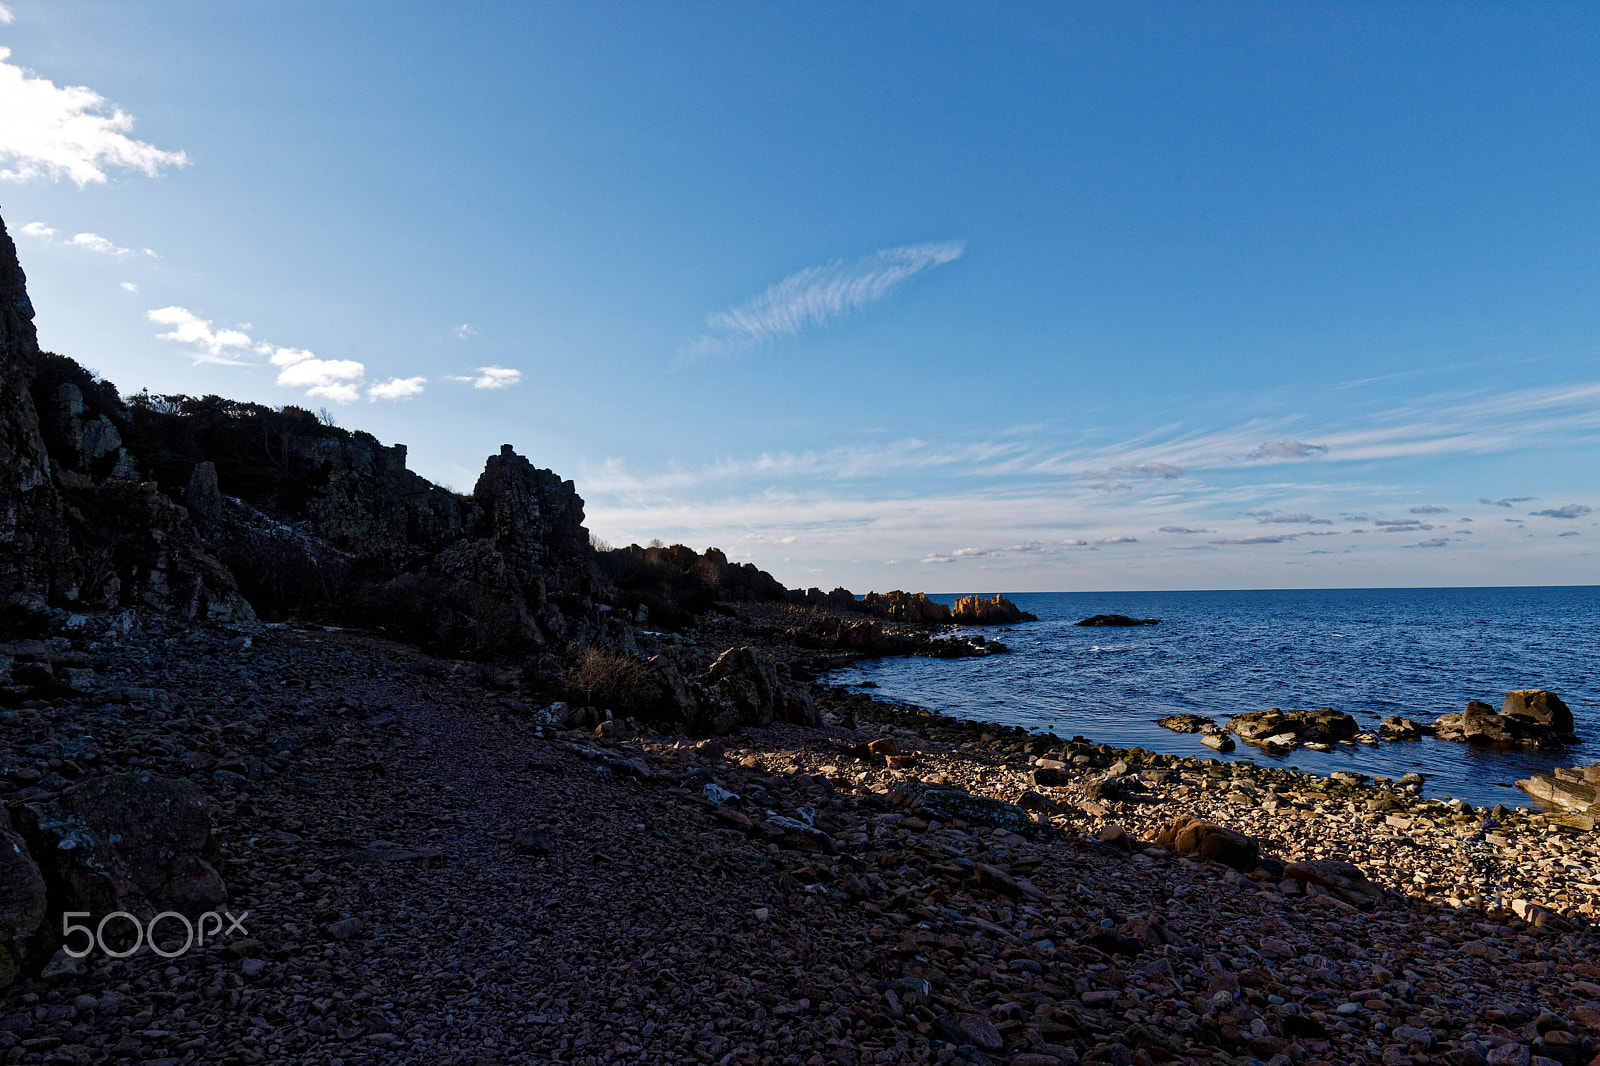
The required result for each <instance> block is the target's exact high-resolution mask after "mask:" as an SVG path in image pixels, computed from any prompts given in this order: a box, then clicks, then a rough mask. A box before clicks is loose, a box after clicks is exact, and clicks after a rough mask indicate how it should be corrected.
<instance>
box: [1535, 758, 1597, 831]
mask: <svg viewBox="0 0 1600 1066" xmlns="http://www.w3.org/2000/svg"><path fill="white" fill-rule="evenodd" d="M1517 787H1518V788H1520V789H1522V791H1524V792H1526V793H1527V794H1528V795H1530V796H1532V797H1533V798H1534V799H1536V800H1538V801H1539V803H1541V804H1542V805H1544V807H1545V808H1546V812H1545V817H1546V818H1547V819H1548V820H1549V821H1551V822H1553V823H1555V824H1559V825H1565V826H1568V827H1570V828H1573V829H1594V828H1595V826H1596V824H1597V822H1600V763H1595V764H1594V765H1593V766H1575V767H1570V768H1569V767H1557V768H1556V769H1554V770H1552V771H1551V772H1550V773H1548V774H1535V775H1534V776H1532V777H1529V778H1525V779H1523V780H1521V781H1518V782H1517Z"/></svg>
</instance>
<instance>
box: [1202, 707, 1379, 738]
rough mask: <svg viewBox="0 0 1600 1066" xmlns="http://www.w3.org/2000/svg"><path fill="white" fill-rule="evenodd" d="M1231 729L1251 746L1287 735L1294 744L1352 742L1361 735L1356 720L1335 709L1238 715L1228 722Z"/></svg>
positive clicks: (1270, 709)
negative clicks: (1356, 736) (1353, 738)
mask: <svg viewBox="0 0 1600 1066" xmlns="http://www.w3.org/2000/svg"><path fill="white" fill-rule="evenodd" d="M1228 729H1229V731H1230V732H1233V733H1236V734H1238V736H1239V739H1241V740H1243V741H1245V743H1247V744H1263V743H1265V742H1266V741H1267V740H1268V739H1277V738H1280V737H1284V736H1288V737H1290V738H1292V741H1293V743H1299V744H1305V743H1308V742H1315V743H1319V744H1331V743H1333V742H1335V741H1339V740H1348V739H1350V738H1351V737H1353V736H1355V735H1356V734H1357V733H1358V732H1360V726H1359V725H1358V724H1357V723H1356V720H1355V719H1354V718H1352V717H1350V716H1349V715H1348V714H1345V713H1344V712H1343V711H1336V710H1334V709H1333V708H1332V707H1322V708H1320V709H1318V710H1314V711H1280V710H1279V709H1278V708H1276V707H1272V708H1269V709H1268V710H1265V711H1251V712H1250V713H1249V714H1238V715H1234V716H1233V717H1232V718H1231V719H1230V720H1229V722H1228Z"/></svg>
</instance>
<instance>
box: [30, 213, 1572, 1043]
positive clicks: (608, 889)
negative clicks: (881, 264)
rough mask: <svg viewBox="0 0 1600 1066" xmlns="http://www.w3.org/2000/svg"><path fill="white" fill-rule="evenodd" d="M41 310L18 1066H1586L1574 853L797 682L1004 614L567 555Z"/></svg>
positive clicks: (1282, 780) (1208, 734)
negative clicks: (124, 393)
mask: <svg viewBox="0 0 1600 1066" xmlns="http://www.w3.org/2000/svg"><path fill="white" fill-rule="evenodd" d="M0 232H3V231H0ZM31 320H32V307H31V304H30V303H29V302H28V299H27V294H26V290H25V287H24V282H23V276H22V272H21V270H20V267H18V266H17V264H16V260H15V253H14V249H13V248H12V246H11V244H10V241H9V238H0V385H3V387H4V392H3V394H0V458H3V459H4V460H5V462H4V465H3V471H4V474H3V480H0V523H3V525H0V778H3V785H0V800H3V802H4V804H5V808H6V814H7V817H6V819H4V820H3V821H0V836H3V837H4V839H3V840H0V845H3V846H0V1055H3V1057H4V1059H5V1061H6V1062H18V1063H44V1062H68V1063H100V1062H106V1063H138V1062H160V1063H166V1064H180V1063H191V1062H192V1063H198V1062H223V1063H280V1062H295V1063H321V1064H329V1066H331V1064H335V1063H338V1064H345V1066H354V1064H356V1063H372V1064H378V1063H391V1062H416V1063H460V1064H466V1063H511V1062H518V1063H554V1062H567V1063H602V1062H661V1063H669V1062H684V1063H718V1064H721V1066H728V1064H732V1063H739V1064H746V1066H751V1064H756V1063H781V1064H785V1066H801V1064H804V1066H821V1064H824V1063H842V1064H864V1063H893V1062H934V1063H973V1064H983V1063H999V1062H1006V1063H1011V1064H1014V1066H1051V1064H1057V1063H1062V1064H1071V1063H1078V1062H1085V1063H1088V1062H1094V1063H1119V1064H1124V1066H1128V1064H1135V1063H1138V1064H1145V1063H1156V1062H1194V1063H1202V1062H1203V1063H1267V1064H1271V1066H1287V1064H1291V1063H1292V1064H1311V1066H1316V1064H1343V1063H1384V1064H1389V1066H1405V1064H1408V1063H1452V1064H1469V1063H1471V1064H1475V1063H1507V1062H1520V1063H1535V1062H1538V1063H1541V1066H1542V1064H1543V1063H1562V1064H1581V1063H1586V1062H1590V1061H1591V1060H1593V1059H1594V1057H1595V1051H1596V1046H1595V1038H1596V1033H1595V1027H1596V1026H1597V1025H1600V964H1597V962H1596V960H1597V959H1600V943H1597V937H1596V926H1595V925H1594V924H1593V922H1594V919H1595V918H1596V909H1595V908H1596V905H1597V904H1596V893H1597V892H1600V851H1597V848H1596V836H1595V835H1594V834H1593V833H1592V832H1587V831H1584V829H1583V827H1582V824H1581V822H1579V821H1576V820H1572V819H1568V820H1565V821H1564V820H1562V818H1561V817H1560V816H1558V815H1556V814H1545V813H1541V812H1536V811H1518V810H1507V809H1505V808H1496V809H1494V810H1484V809H1473V808H1470V807H1468V806H1467V805H1465V804H1462V803H1453V802H1444V801H1441V800H1437V799H1432V798H1428V797H1426V796H1424V795H1423V791H1422V789H1421V787H1420V785H1421V782H1420V780H1409V779H1401V780H1398V781H1386V780H1381V779H1380V780H1372V779H1368V778H1365V777H1363V776H1362V775H1359V774H1350V773H1345V774H1336V775H1334V777H1333V778H1331V779H1324V778H1317V777H1312V776H1307V775H1301V774H1297V773H1293V772H1290V771H1285V770H1279V769H1275V768H1270V767H1258V766H1255V765H1254V764H1252V763H1249V762H1235V763H1229V764H1223V763H1221V762H1217V761H1214V760H1208V759H1204V758H1178V757H1173V756H1163V755H1155V754H1152V753H1149V752H1143V751H1139V750H1118V749H1111V748H1106V747H1104V746H1100V745H1096V744H1093V743H1091V742H1089V741H1088V740H1085V739H1083V738H1071V739H1062V738H1058V737H1054V736H1048V735H1047V736H1030V735H1028V734H1025V733H1022V732H1021V731H1018V730H1014V729H1007V728H1003V727H999V726H992V725H986V724H983V723H976V722H970V721H966V720H959V719H954V718H946V717H942V716H939V715H935V714H931V713H929V712H927V711H923V710H918V709H915V708H907V707H902V706H897V705H893V704H888V703H884V702H881V701H875V700H873V699H872V698H871V697H870V696H868V695H867V694H865V693H862V692H854V691H845V690H841V689H838V688H834V687H830V686H828V685H824V684H820V683H818V682H817V680H816V679H817V678H818V677H819V676H821V675H822V673H823V672H825V671H828V670H831V669H834V668H837V667H838V666H840V665H843V664H845V663H848V662H851V661H855V660H858V659H860V658H863V657H868V656H876V655H908V654H909V655H935V656H944V655H961V656H965V655H988V654H1000V653H1003V651H1004V646H1003V645H1001V644H1000V643H999V642H997V641H994V640H991V639H989V638H988V637H985V636H982V635H973V634H971V633H970V630H967V629H959V628H957V624H958V623H959V624H962V625H966V626H971V625H981V624H1000V622H999V617H1000V616H999V615H998V614H996V613H995V611H999V612H1001V613H1003V614H1004V615H1005V616H1006V618H1007V619H1008V621H1009V622H1010V623H1015V622H1017V621H1020V619H1018V618H1016V617H1013V616H1012V614H1013V612H1016V608H1015V606H1014V605H1012V604H1010V603H1009V601H1005V600H1004V599H1003V598H996V599H995V600H977V601H976V602H975V604H974V605H973V606H972V607H971V609H970V613H969V612H966V611H962V610H961V609H960V607H959V605H958V609H957V610H956V611H950V609H949V608H943V609H944V611H945V612H946V615H941V614H940V610H939V609H940V608H942V607H943V605H940V604H935V603H933V601H931V600H928V599H927V597H925V596H920V595H918V594H907V593H901V592H896V593H889V594H884V595H881V596H868V597H866V598H865V599H864V600H858V599H857V598H856V597H855V596H853V595H851V594H850V593H848V592H846V591H845V590H842V589H839V590H835V591H834V592H831V593H824V592H822V591H820V590H817V589H809V590H804V591H800V590H788V589H785V588H784V587H783V586H782V585H781V584H779V583H778V582H776V581H775V580H773V579H772V578H771V576H770V575H767V574H765V573H763V572H762V571H760V570H758V569H757V568H755V567H753V566H750V565H748V564H738V563H733V562H730V561H729V560H728V559H727V558H726V556H724V555H723V554H722V553H721V552H717V551H715V550H714V549H712V550H707V551H706V552H703V553H701V552H695V551H692V550H690V549H688V548H684V547H682V546H672V547H664V546H658V547H647V548H640V547H638V546H628V547H626V548H619V549H608V548H604V547H600V548H596V547H595V546H593V545H591V543H590V539H589V536H588V533H587V531H586V530H585V529H584V526H583V503H582V500H581V499H580V498H579V497H578V495H577V493H576V491H575V489H574V486H573V485H572V483H571V482H567V481H563V480H562V479H560V478H559V477H558V476H556V475H555V474H553V473H551V472H550V471H546V470H540V469H539V468H537V467H535V466H533V465H532V464H531V463H529V462H528V461H527V460H526V459H523V458H522V457H520V456H518V455H516V454H515V453H514V452H513V451H511V450H510V449H509V448H507V449H504V450H502V451H501V452H500V453H499V454H497V455H494V456H490V457H489V458H488V460H487V461H486V463H485V467H484V470H483V473H482V475H481V476H480V477H479V479H478V481H477V484H476V485H475V487H474V490H473V492H472V493H471V494H455V493H451V492H449V491H447V490H445V489H443V488H440V487H438V486H433V485H430V484H429V483H427V482H426V481H424V480H423V479H421V478H419V477H417V476H416V475H415V474H412V473H410V472H409V471H407V470H406V468H405V453H404V449H403V448H401V447H399V446H389V447H385V446H383V445H381V444H380V443H379V442H377V441H376V440H374V439H372V438H370V437H368V436H366V435H364V434H361V433H350V432H347V431H344V430H340V429H338V428H337V427H333V426H328V425H324V424H323V423H321V422H320V421H319V420H318V419H317V418H316V417H315V416H312V415H310V414H309V413H308V412H303V411H299V410H298V409H295V408H284V409H279V410H272V409H268V408H263V407H259V406H256V405H248V404H237V403H233V402H231V401H225V400H218V399H217V398H214V397H210V398H205V399H203V400H195V399H193V398H190V397H148V396H140V397H134V398H131V399H129V400H127V401H124V400H123V399H122V398H121V397H120V396H119V395H118V394H117V392H116V390H115V389H114V388H112V387H111V386H110V385H109V384H108V383H105V382H102V381H99V380H97V379H95V378H94V377H93V376H92V375H89V374H87V373H86V372H84V371H83V370H82V369H81V368H79V367H77V365H76V364H75V363H72V361H71V360H69V359H65V358H64V357H60V356H52V355H49V354H48V353H41V352H40V351H39V350H38V348H37V344H36V341H35V338H34V333H33V329H32V321H31ZM991 607H992V608H993V610H991ZM1016 613H1017V614H1020V612H1016ZM1524 702H1525V703H1527V704H1528V705H1529V707H1532V708H1533V710H1532V712H1531V713H1533V714H1538V713H1554V712H1553V711H1551V706H1552V705H1550V704H1549V703H1548V701H1546V702H1545V703H1544V704H1542V705H1540V704H1539V702H1538V701H1537V700H1531V701H1529V700H1525V701H1524ZM1539 706H1543V707H1544V709H1545V711H1544V712H1541V711H1540V710H1539ZM1266 713H1268V714H1277V715H1280V716H1281V717H1280V719H1274V720H1273V721H1271V722H1270V723H1269V722H1267V721H1266V720H1265V719H1261V720H1259V721H1257V722H1255V723H1253V724H1252V725H1251V726H1248V727H1245V726H1242V725H1239V727H1238V728H1235V729H1234V732H1233V735H1235V736H1239V737H1241V738H1245V730H1246V729H1248V730H1249V731H1251V732H1252V733H1256V734H1258V736H1259V737H1260V739H1263V740H1265V739H1270V738H1271V737H1273V736H1282V735H1285V734H1286V733H1292V734H1293V735H1294V736H1295V738H1296V739H1297V741H1299V742H1305V743H1320V742H1322V741H1319V740H1315V739H1311V738H1312V737H1313V736H1318V737H1320V736H1324V735H1326V736H1336V734H1338V733H1339V732H1340V731H1341V729H1342V728H1343V727H1342V726H1341V724H1340V721H1339V719H1338V718H1337V716H1336V715H1330V714H1325V713H1323V712H1288V713H1284V712H1266ZM1508 713H1509V712H1508ZM1297 715H1298V716H1300V717H1296V716H1297ZM1513 717H1517V716H1515V715H1514V716H1513ZM1205 723H1209V720H1202V723H1201V724H1197V725H1195V728H1198V729H1203V730H1205V732H1204V733H1203V736H1204V737H1205V738H1206V739H1208V740H1209V739H1212V738H1220V740H1222V741H1228V743H1230V744H1231V743H1232V742H1231V740H1229V737H1228V735H1227V734H1226V733H1224V732H1223V731H1222V730H1221V728H1220V727H1217V726H1215V724H1214V723H1213V724H1210V725H1209V727H1208V726H1207V725H1206V724H1205ZM1236 724H1237V720H1236ZM1547 724H1549V725H1551V727H1552V728H1556V727H1559V725H1560V723H1559V721H1557V720H1556V719H1555V718H1552V720H1551V722H1550V723H1547ZM1257 726H1259V729H1257ZM1568 728H1569V729H1570V723H1569V726H1568ZM1591 769H1592V768H1591ZM1571 773H1573V771H1567V772H1560V771H1558V775H1559V776H1557V777H1555V778H1554V779H1555V780H1559V781H1561V782H1563V783H1564V785H1571V786H1573V787H1572V788H1567V789H1565V791H1563V793H1562V794H1563V795H1565V796H1567V797H1568V798H1569V799H1577V798H1582V797H1581V795H1580V792H1579V791H1578V787H1579V786H1580V785H1587V784H1591V783H1592V782H1591V781H1590V780H1589V779H1588V778H1587V777H1585V773H1586V772H1585V771H1576V773H1577V774H1578V776H1579V778H1581V779H1582V780H1581V781H1574V780H1573V779H1572V778H1571V776H1570V775H1571ZM1535 787H1543V786H1542V785H1537V786H1535ZM1554 788H1555V786H1552V789H1554ZM1529 790H1530V792H1532V794H1534V795H1536V796H1537V795H1539V793H1538V792H1537V791H1535V790H1534V788H1530V789H1529ZM1592 792H1593V789H1592V788H1591V789H1589V794H1590V795H1591V802H1592ZM1552 796H1554V791H1552ZM1555 802H1567V801H1564V800H1560V799H1556V800H1555ZM119 915H122V916H120V917H119ZM136 930H137V936H138V937H139V939H138V940H137V941H136V940H135V939H134V938H135V936H136ZM186 931H187V935H186ZM85 944H87V945H88V947H89V950H87V951H81V952H80V951H79V950H78V949H81V948H82V947H83V946H84V945H85ZM69 949H72V950H69Z"/></svg>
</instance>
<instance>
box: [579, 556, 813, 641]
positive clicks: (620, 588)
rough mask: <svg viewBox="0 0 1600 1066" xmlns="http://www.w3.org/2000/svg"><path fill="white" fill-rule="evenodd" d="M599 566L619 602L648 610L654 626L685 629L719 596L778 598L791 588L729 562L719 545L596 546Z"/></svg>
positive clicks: (647, 619) (763, 573) (633, 609)
mask: <svg viewBox="0 0 1600 1066" xmlns="http://www.w3.org/2000/svg"><path fill="white" fill-rule="evenodd" d="M595 559H596V561H597V562H598V563H599V565H600V569H601V571H602V572H604V573H605V575H606V576H607V577H608V578H610V579H611V583H612V585H613V586H615V587H616V590H617V593H618V602H619V604H620V605H621V606H622V607H625V608H627V609H628V610H629V611H630V612H636V611H637V610H638V608H640V607H641V606H642V607H644V608H645V612H646V617H645V623H646V624H647V625H649V626H650V627H651V628H654V629H682V628H683V627H685V626H687V625H690V624H691V623H692V622H693V621H694V616H695V615H697V614H704V613H705V612H707V611H709V610H712V609H713V607H714V605H715V604H716V602H717V601H718V600H738V601H743V602H749V601H776V602H784V601H786V600H787V599H788V598H789V590H788V589H786V588H784V587H783V585H782V584H780V583H779V582H778V581H777V579H776V578H774V577H773V576H772V575H771V574H769V573H767V572H766V571H765V570H761V569H758V568H757V567H756V566H755V565H753V564H751V563H730V562H729V561H728V557H727V556H726V555H724V554H723V553H722V552H721V551H719V550H718V549H716V548H707V549H706V550H705V554H703V555H702V554H701V553H699V552H696V551H695V550H694V549H693V548H688V547H685V546H684V545H682V544H674V545H672V546H671V547H667V546H665V545H662V544H660V543H656V544H652V545H650V546H649V547H646V548H641V547H639V545H637V544H630V545H628V546H627V547H626V548H610V549H604V548H596V551H595Z"/></svg>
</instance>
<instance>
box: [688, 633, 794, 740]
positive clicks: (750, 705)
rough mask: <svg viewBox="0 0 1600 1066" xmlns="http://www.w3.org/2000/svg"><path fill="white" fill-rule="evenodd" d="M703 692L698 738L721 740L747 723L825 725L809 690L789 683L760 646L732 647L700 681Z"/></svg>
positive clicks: (694, 725) (695, 723) (695, 727)
mask: <svg viewBox="0 0 1600 1066" xmlns="http://www.w3.org/2000/svg"><path fill="white" fill-rule="evenodd" d="M695 680H696V681H697V682H698V683H699V684H700V685H701V686H702V689H701V691H700V693H699V694H698V696H699V698H698V700H697V704H698V709H697V712H696V714H695V716H694V717H693V718H692V719H691V720H690V721H689V722H688V726H689V729H688V731H689V732H690V733H692V734H697V735H717V736H721V735H724V734H727V733H731V732H732V731H733V730H734V729H737V728H738V727H739V726H742V725H771V724H772V723H773V722H793V723H795V724H797V725H809V726H815V725H819V724H821V721H822V719H821V715H820V713H819V712H818V710H817V706H816V704H815V703H814V702H813V701H812V699H811V696H810V694H809V693H808V692H806V690H805V689H804V688H803V687H801V686H799V685H796V684H794V683H793V682H792V681H789V680H787V679H785V678H784V677H783V676H782V674H781V670H780V667H779V666H778V665H777V664H776V663H774V662H773V661H772V657H771V656H770V655H767V654H766V653H764V652H761V651H759V650H757V649H755V648H729V649H728V650H727V651H725V652H723V653H722V654H721V655H720V656H719V657H718V658H717V661H716V662H714V663H712V664H711V668H710V669H709V670H707V671H706V672H705V673H704V674H703V675H701V676H700V677H698V678H696V679H695Z"/></svg>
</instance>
